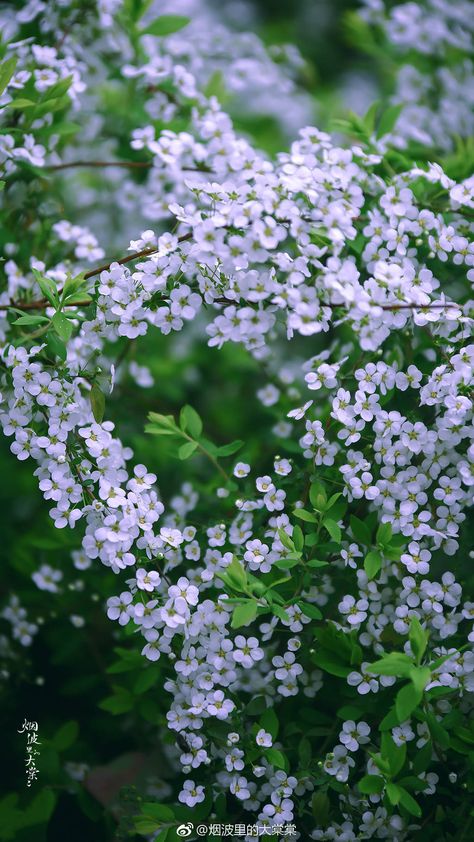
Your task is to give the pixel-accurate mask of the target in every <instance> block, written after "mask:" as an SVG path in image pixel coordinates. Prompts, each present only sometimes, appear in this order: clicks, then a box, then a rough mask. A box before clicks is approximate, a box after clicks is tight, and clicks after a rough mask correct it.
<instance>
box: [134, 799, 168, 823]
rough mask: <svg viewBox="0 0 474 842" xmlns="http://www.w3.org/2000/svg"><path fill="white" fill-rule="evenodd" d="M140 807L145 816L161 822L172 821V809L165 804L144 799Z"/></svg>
mask: <svg viewBox="0 0 474 842" xmlns="http://www.w3.org/2000/svg"><path fill="white" fill-rule="evenodd" d="M141 807H142V814H143V815H144V816H146V818H152V819H157V820H158V821H162V822H172V821H173V820H174V817H175V815H174V810H172V809H171V807H168V805H167V804H156V803H155V802H154V801H146V802H145V803H144V804H142V805H141Z"/></svg>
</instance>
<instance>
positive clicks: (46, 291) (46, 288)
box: [32, 269, 59, 307]
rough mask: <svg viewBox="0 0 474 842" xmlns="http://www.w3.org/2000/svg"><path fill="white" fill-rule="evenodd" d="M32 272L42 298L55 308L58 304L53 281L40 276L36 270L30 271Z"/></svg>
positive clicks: (56, 290)
mask: <svg viewBox="0 0 474 842" xmlns="http://www.w3.org/2000/svg"><path fill="white" fill-rule="evenodd" d="M32 272H33V275H34V276H35V280H36V283H37V284H38V286H39V288H40V290H41V292H42V294H43V296H44V298H46V300H47V301H49V303H50V304H52V305H53V307H57V306H58V304H59V298H58V288H57V286H56V284H55V283H54V281H52V280H51V278H47V277H46V276H45V275H42V274H41V272H39V271H38V269H32Z"/></svg>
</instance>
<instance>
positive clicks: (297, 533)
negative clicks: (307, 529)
mask: <svg viewBox="0 0 474 842" xmlns="http://www.w3.org/2000/svg"><path fill="white" fill-rule="evenodd" d="M291 537H292V539H293V542H294V545H295V547H296V549H297V551H298V552H299V553H300V552H301V551H302V549H303V547H304V535H303V530H302V529H301V526H294V527H293V534H292V536H291Z"/></svg>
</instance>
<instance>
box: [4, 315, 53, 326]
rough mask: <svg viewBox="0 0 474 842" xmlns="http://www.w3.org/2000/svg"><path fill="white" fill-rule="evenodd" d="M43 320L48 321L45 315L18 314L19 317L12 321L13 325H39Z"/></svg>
mask: <svg viewBox="0 0 474 842" xmlns="http://www.w3.org/2000/svg"><path fill="white" fill-rule="evenodd" d="M45 322H49V319H48V318H47V317H46V316H20V318H19V319H16V321H14V322H13V324H14V325H29V326H31V327H33V326H34V325H41V324H44V323H45Z"/></svg>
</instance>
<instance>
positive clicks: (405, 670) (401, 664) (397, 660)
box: [366, 652, 413, 678]
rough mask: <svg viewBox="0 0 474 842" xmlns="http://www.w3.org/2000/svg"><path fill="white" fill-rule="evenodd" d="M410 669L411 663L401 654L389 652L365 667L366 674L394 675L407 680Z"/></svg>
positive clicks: (411, 667) (409, 659) (406, 656)
mask: <svg viewBox="0 0 474 842" xmlns="http://www.w3.org/2000/svg"><path fill="white" fill-rule="evenodd" d="M411 669H413V661H412V660H411V658H409V657H408V655H405V654H404V653H403V652H390V653H389V654H388V655H384V657H383V658H380V660H379V661H374V662H373V664H369V665H368V666H367V667H366V670H367V672H371V673H373V674H374V675H396V676H397V677H398V678H409V675H410V670H411Z"/></svg>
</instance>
